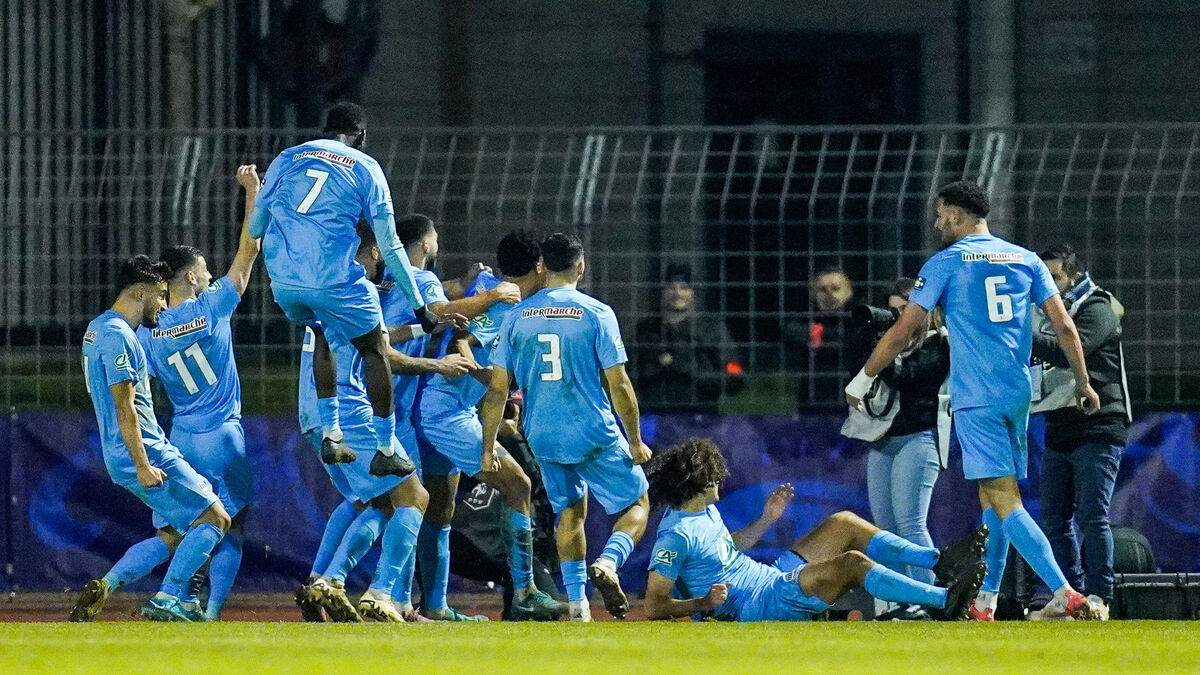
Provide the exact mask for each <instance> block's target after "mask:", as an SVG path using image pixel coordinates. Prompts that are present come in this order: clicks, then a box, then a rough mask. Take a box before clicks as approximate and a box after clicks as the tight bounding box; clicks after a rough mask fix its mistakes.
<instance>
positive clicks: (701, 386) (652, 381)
mask: <svg viewBox="0 0 1200 675" xmlns="http://www.w3.org/2000/svg"><path fill="white" fill-rule="evenodd" d="M663 354H669V355H670V356H671V362H670V363H669V364H668V365H665V366H664V365H662V362H661V361H660V360H659V359H660V357H661V356H662V355H663ZM633 356H634V359H633V366H634V372H633V378H634V380H635V384H636V385H637V393H638V403H639V405H641V406H642V409H643V410H647V411H651V412H665V411H677V412H709V413H716V412H717V408H718V403H719V401H720V399H721V394H722V393H724V394H728V395H730V396H734V395H736V394H737V393H738V392H740V391H741V390H742V387H743V386H744V384H745V377H744V375H743V374H742V373H741V361H740V359H738V357H737V353H736V350H735V349H734V347H733V340H732V339H731V338H730V337H729V329H728V328H726V326H725V323H724V322H723V321H721V320H720V319H718V318H715V317H706V316H703V315H695V316H691V317H689V318H687V319H684V320H683V321H681V322H679V323H675V324H672V323H669V322H667V321H663V319H662V317H661V316H653V317H648V318H646V319H643V320H642V321H641V322H639V323H638V326H637V342H636V344H635V345H634V350H633Z"/></svg>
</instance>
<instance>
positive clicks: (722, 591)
mask: <svg viewBox="0 0 1200 675" xmlns="http://www.w3.org/2000/svg"><path fill="white" fill-rule="evenodd" d="M727 597H729V587H728V586H726V585H725V584H713V585H712V586H710V587H709V588H708V595H705V596H704V604H705V605H707V607H706V608H705V610H704V611H706V612H711V611H713V610H714V609H716V608H718V607H720V606H721V605H723V604H725V598H727Z"/></svg>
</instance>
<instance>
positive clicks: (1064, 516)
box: [1042, 443, 1123, 603]
mask: <svg viewBox="0 0 1200 675" xmlns="http://www.w3.org/2000/svg"><path fill="white" fill-rule="evenodd" d="M1122 451H1123V448H1121V447H1120V446H1113V445H1106V444H1103V443H1084V444H1083V445H1080V446H1079V447H1077V448H1075V449H1074V450H1072V451H1070V452H1059V451H1056V450H1047V451H1046V454H1045V456H1044V457H1043V458H1042V529H1043V530H1045V531H1046V537H1047V538H1048V539H1049V540H1050V547H1051V548H1052V549H1053V550H1054V558H1055V560H1057V561H1058V566H1059V567H1061V568H1062V571H1063V574H1065V575H1066V577H1067V582H1069V583H1070V584H1071V586H1072V587H1074V588H1076V589H1080V590H1083V591H1085V592H1086V593H1087V594H1089V595H1098V596H1100V597H1101V598H1103V599H1104V601H1105V602H1107V603H1111V602H1112V594H1113V591H1112V587H1113V539H1112V528H1111V526H1110V523H1109V519H1108V508H1109V506H1110V505H1111V503H1112V493H1113V488H1114V486H1115V485H1116V482H1117V469H1118V468H1119V467H1120V465H1121V453H1122ZM1072 520H1074V523H1075V528H1076V530H1078V531H1079V532H1080V534H1082V535H1083V547H1082V548H1083V567H1082V568H1081V567H1080V559H1079V558H1080V556H1079V548H1080V547H1079V546H1077V545H1076V541H1075V536H1074V532H1073V531H1072V529H1071V523H1072ZM1085 569H1086V578H1085V574H1084V570H1085Z"/></svg>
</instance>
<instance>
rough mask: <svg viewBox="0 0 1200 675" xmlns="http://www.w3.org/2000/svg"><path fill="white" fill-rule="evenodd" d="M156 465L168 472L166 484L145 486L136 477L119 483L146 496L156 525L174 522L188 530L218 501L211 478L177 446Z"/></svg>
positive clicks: (134, 494) (171, 524)
mask: <svg viewBox="0 0 1200 675" xmlns="http://www.w3.org/2000/svg"><path fill="white" fill-rule="evenodd" d="M153 465H154V466H156V467H158V468H159V469H162V470H163V472H164V473H166V474H167V479H166V480H165V481H163V484H162V485H160V486H158V487H155V488H144V487H142V486H141V484H140V483H138V482H137V480H136V479H134V480H133V481H132V482H123V483H117V485H120V486H121V487H123V488H125V489H126V490H129V491H130V492H132V493H133V496H135V497H137V498H138V499H140V500H142V503H143V504H145V505H146V506H149V507H150V510H151V511H153V512H154V525H155V527H162V526H164V525H170V526H171V527H173V528H175V529H176V530H178V531H179V532H187V531H188V528H190V527H191V526H192V523H194V522H196V519H197V518H199V517H200V514H202V513H204V512H205V511H206V510H208V507H210V506H212V505H213V504H214V503H216V501H217V495H216V493H215V492H213V489H212V485H210V484H209V482H208V480H206V479H205V478H204V476H201V475H200V474H199V473H197V472H196V470H195V469H193V468H192V467H191V466H190V465H189V464H188V463H187V462H186V461H184V459H183V457H182V456H181V455H180V454H179V451H178V450H176V449H175V448H173V447H172V448H170V449H169V450H167V451H165V452H163V453H162V457H161V458H160V459H159V460H157V461H155V462H153Z"/></svg>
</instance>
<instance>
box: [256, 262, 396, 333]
mask: <svg viewBox="0 0 1200 675" xmlns="http://www.w3.org/2000/svg"><path fill="white" fill-rule="evenodd" d="M271 293H272V294H273V295H274V296H275V303H276V304H278V305H279V308H280V309H282V310H283V313H284V314H285V315H287V318H288V319H289V320H291V321H292V322H293V323H297V324H300V325H301V326H314V325H316V324H317V322H318V321H319V322H320V325H321V327H322V328H323V330H324V331H325V332H326V333H328V334H329V335H331V336H333V337H334V339H335V341H338V340H340V341H342V342H349V341H350V340H353V339H354V338H357V337H361V336H363V335H366V334H367V333H370V332H371V331H372V330H374V328H375V327H376V326H378V325H379V317H380V310H379V296H378V295H377V294H376V292H375V289H374V287H373V286H372V285H371V282H370V281H367V279H366V278H365V277H364V278H361V279H359V280H358V281H354V282H351V283H349V284H345V285H343V286H335V287H333V288H319V289H316V288H295V287H293V286H287V285H285V284H271Z"/></svg>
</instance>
